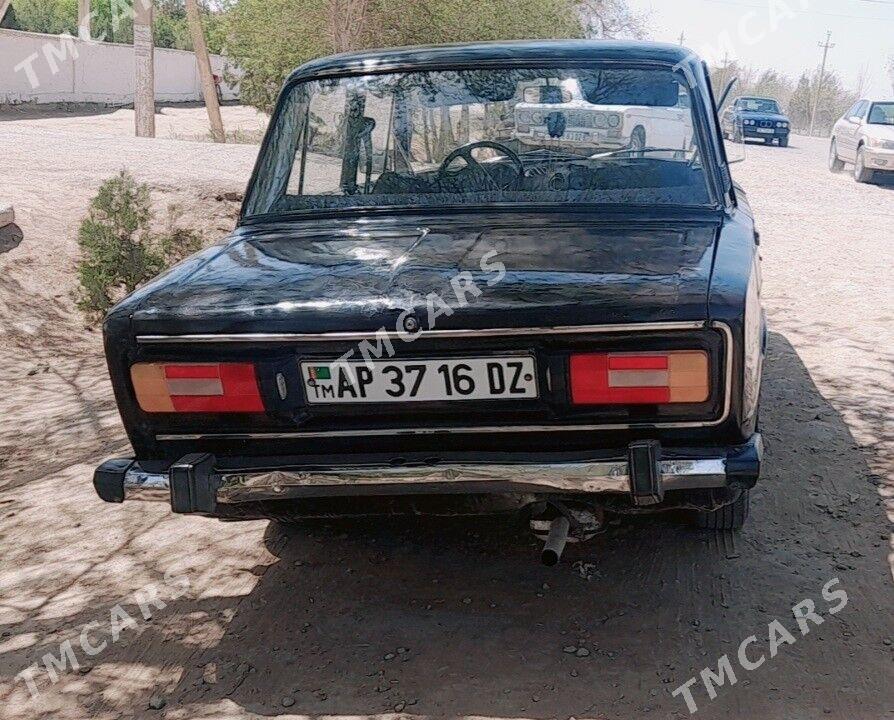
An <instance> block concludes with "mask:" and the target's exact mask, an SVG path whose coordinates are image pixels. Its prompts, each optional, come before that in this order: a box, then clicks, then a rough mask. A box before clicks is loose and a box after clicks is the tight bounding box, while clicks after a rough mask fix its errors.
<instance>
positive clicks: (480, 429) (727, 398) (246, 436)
mask: <svg viewBox="0 0 894 720" xmlns="http://www.w3.org/2000/svg"><path fill="white" fill-rule="evenodd" d="M703 327H706V325H705V323H703V322H679V323H645V324H634V325H582V326H578V327H555V328H511V329H508V330H490V331H484V332H489V333H491V334H490V335H487V337H493V336H494V334H497V335H499V334H500V333H509V334H510V335H518V334H529V333H538V334H539V333H543V334H570V333H581V334H585V333H588V332H590V333H593V332H629V331H639V332H643V331H647V330H694V329H699V328H703ZM710 327H713V328H715V329H716V330H719V331H720V332H721V333H722V334H723V337H724V357H725V361H726V367H725V369H724V374H725V377H724V399H723V411H722V412H721V414H720V417H718V418H716V419H714V420H696V421H687V422H673V421H671V422H654V423H612V424H593V425H494V426H467V427H461V426H457V427H440V428H382V429H378V428H377V429H370V430H325V431H290V432H266V433H263V432H262V433H252V432H248V433H185V434H160V435H156V436H155V439H156V440H158V441H159V442H168V441H184V440H295V439H301V438H328V437H344V438H350V437H381V436H395V435H417V436H419V435H469V434H473V433H546V432H590V431H599V430H631V429H649V428H656V429H680V428H707V427H716V426H717V425H722V424H723V423H724V422H726V420H727V419H728V418H729V415H730V410H731V408H732V389H733V351H734V343H733V333H732V330H731V329H730V327H729V325H727V324H726V323H723V322H718V321H714V322H712V323H711V324H710ZM438 332H444V333H463V334H462V335H456V334H450V335H436V333H438ZM480 333H481V331H477V330H445V331H438V330H434V331H429V332H427V333H424V336H425V337H468V336H470V335H473V336H476V335H477V336H478V337H481V335H480ZM336 334H337V335H340V336H342V335H351V336H353V337H358V336H359V337H360V338H361V339H367V338H368V337H370V336H369V335H368V334H365V333H324V334H323V335H322V336H321V335H316V336H309V337H317V338H320V337H324V338H325V339H326V340H332V339H333V338H332V335H336ZM395 335H396V333H395ZM156 337H159V336H156ZM164 337H177V336H164ZM179 337H187V336H179ZM192 337H209V336H192ZM210 337H220V336H210ZM229 337H233V336H229ZM241 337H243V338H244V337H246V336H241ZM273 337H276V336H273ZM287 337H296V336H294V335H293V336H287ZM373 337H374V336H373ZM339 339H342V338H339ZM199 342H203V341H199ZM204 342H211V341H207V340H206V341H204Z"/></svg>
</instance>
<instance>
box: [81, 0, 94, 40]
mask: <svg viewBox="0 0 894 720" xmlns="http://www.w3.org/2000/svg"><path fill="white" fill-rule="evenodd" d="M78 37H79V38H81V40H89V39H90V38H91V34H90V0H78Z"/></svg>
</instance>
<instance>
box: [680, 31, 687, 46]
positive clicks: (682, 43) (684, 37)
mask: <svg viewBox="0 0 894 720" xmlns="http://www.w3.org/2000/svg"><path fill="white" fill-rule="evenodd" d="M685 43H686V31H685V30H684V31H682V32H681V33H680V45H684V44H685Z"/></svg>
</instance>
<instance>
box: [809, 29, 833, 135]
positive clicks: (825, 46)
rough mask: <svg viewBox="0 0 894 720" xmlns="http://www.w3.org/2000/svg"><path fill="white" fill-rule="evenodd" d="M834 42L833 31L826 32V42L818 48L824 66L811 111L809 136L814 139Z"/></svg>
mask: <svg viewBox="0 0 894 720" xmlns="http://www.w3.org/2000/svg"><path fill="white" fill-rule="evenodd" d="M831 40H832V31H831V30H827V31H826V42H825V43H818V46H819V47H821V48H822V49H823V64H822V65H821V66H820V74H819V80H817V83H816V97H815V98H813V110H811V111H810V130H809V135H810V136H811V137H813V126H814V124H815V123H816V110H817V108H818V107H819V101H820V93H822V91H823V83H824V82H825V80H826V59H827V58H828V57H829V50H831V49H832V48H833V47H835V43H833V42H830V41H831Z"/></svg>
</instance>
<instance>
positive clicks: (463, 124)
mask: <svg viewBox="0 0 894 720" xmlns="http://www.w3.org/2000/svg"><path fill="white" fill-rule="evenodd" d="M461 118H462V119H461V120H460V131H459V132H460V135H459V141H460V142H461V143H462V144H463V145H468V144H469V136H470V133H469V106H468V105H463V108H462V116H461Z"/></svg>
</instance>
